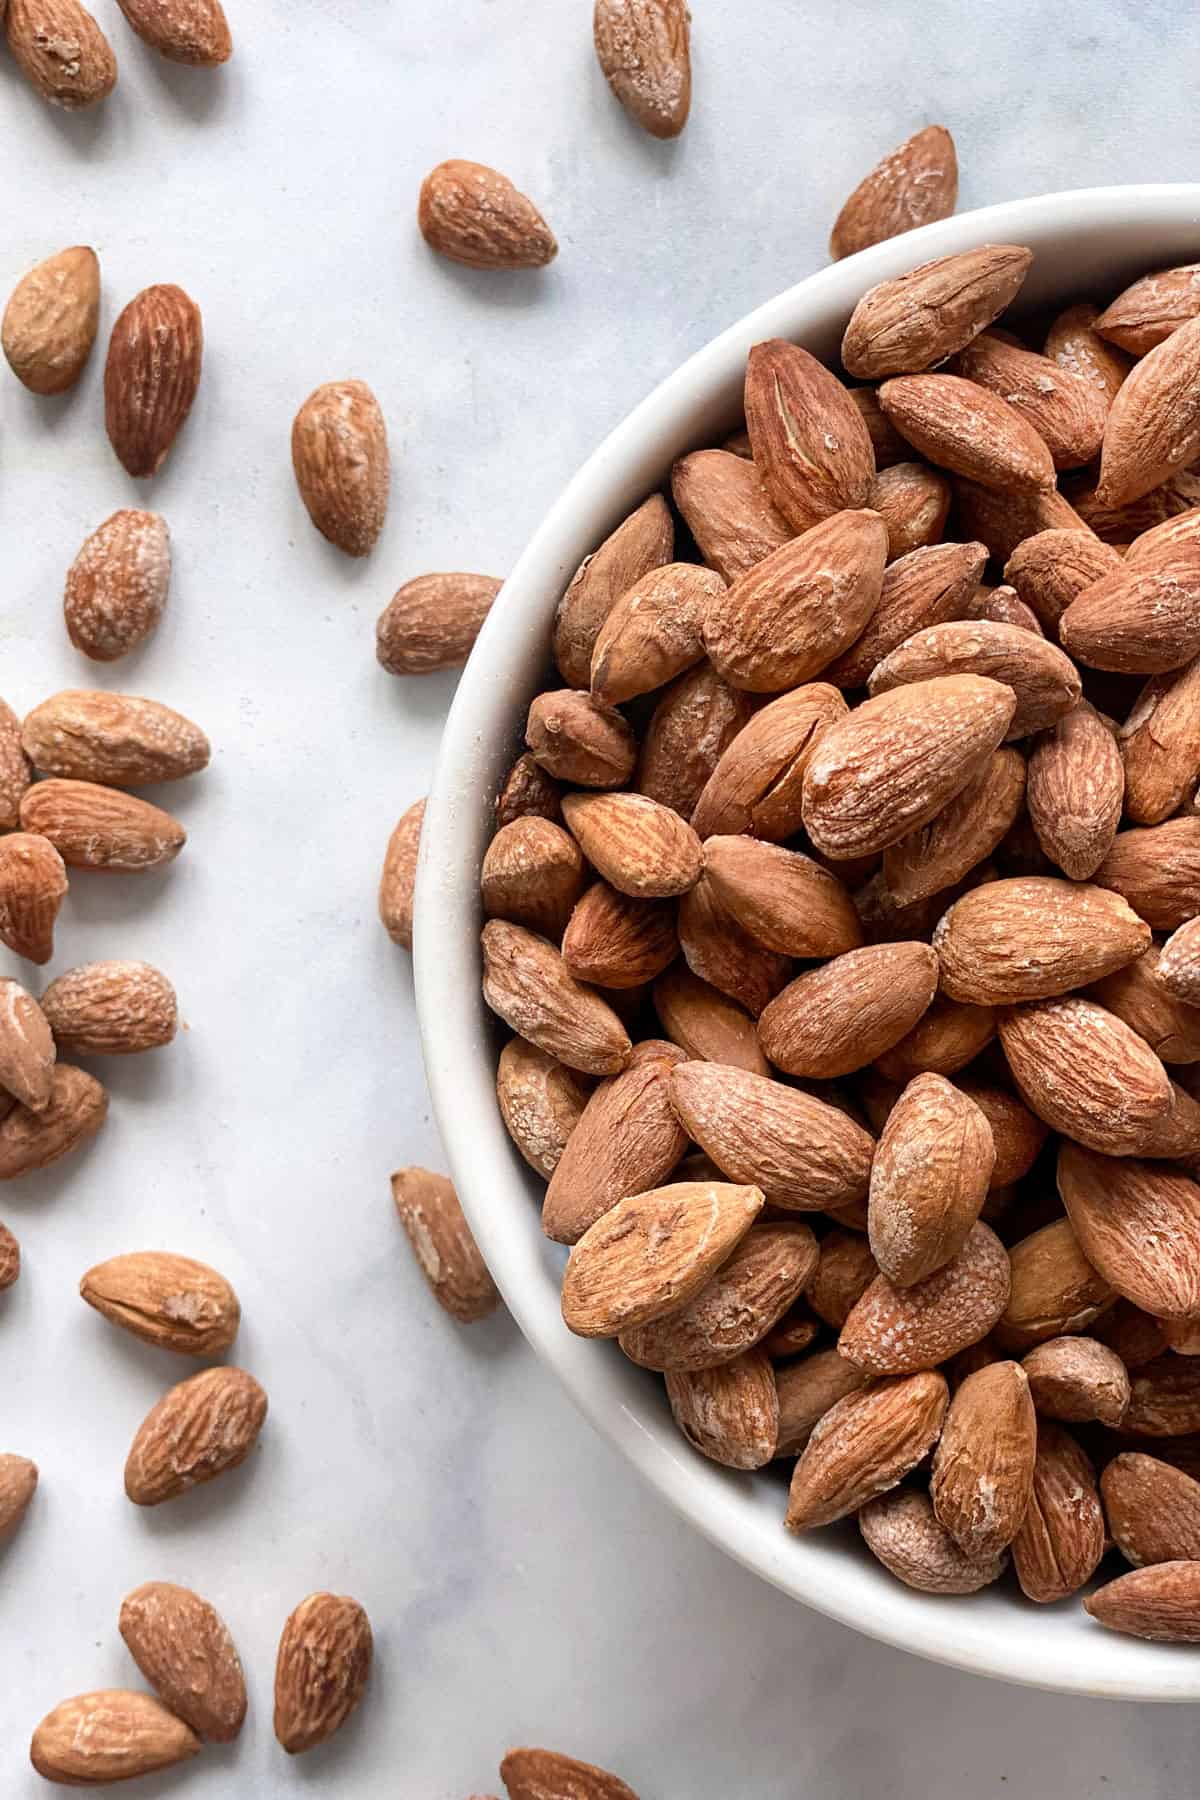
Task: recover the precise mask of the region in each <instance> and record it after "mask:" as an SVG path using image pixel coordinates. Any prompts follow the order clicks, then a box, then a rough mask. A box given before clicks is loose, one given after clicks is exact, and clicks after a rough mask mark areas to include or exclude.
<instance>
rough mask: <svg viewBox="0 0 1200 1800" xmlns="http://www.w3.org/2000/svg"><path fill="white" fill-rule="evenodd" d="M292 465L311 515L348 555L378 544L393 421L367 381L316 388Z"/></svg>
mask: <svg viewBox="0 0 1200 1800" xmlns="http://www.w3.org/2000/svg"><path fill="white" fill-rule="evenodd" d="M292 469H293V472H294V474H295V477H296V486H297V487H298V488H299V490H300V498H301V500H303V502H304V505H305V508H306V509H307V512H308V516H309V518H310V519H311V520H312V522H313V524H314V525H315V526H316V528H317V530H318V531H319V532H320V533H321V536H322V537H323V538H327V539H328V541H329V542H330V543H331V544H333V545H335V546H336V547H337V549H339V550H344V551H345V553H346V555H347V556H366V555H368V554H369V552H370V551H371V550H373V549H374V547H375V543H376V540H377V539H378V537H379V534H380V532H381V531H382V530H383V526H384V520H385V519H386V518H387V505H388V489H389V486H390V484H391V461H390V457H389V455H388V440H387V426H386V424H385V423H384V418H383V413H382V412H381V410H380V407H379V402H378V400H376V398H375V396H374V394H373V393H372V392H371V390H370V388H369V387H368V386H367V384H366V382H365V381H327V382H325V383H324V384H323V385H322V386H321V387H319V388H314V389H313V392H312V393H311V394H310V395H309V396H308V399H307V400H306V401H305V402H304V404H303V406H302V407H301V408H300V410H299V412H298V413H297V414H296V417H295V419H294V420H293V421H292Z"/></svg>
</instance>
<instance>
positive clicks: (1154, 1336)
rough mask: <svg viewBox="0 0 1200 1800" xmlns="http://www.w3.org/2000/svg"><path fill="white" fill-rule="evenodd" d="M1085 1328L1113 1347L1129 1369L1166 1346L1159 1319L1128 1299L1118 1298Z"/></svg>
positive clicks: (1156, 1354) (1098, 1339) (1158, 1353)
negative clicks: (1153, 1317) (1152, 1316)
mask: <svg viewBox="0 0 1200 1800" xmlns="http://www.w3.org/2000/svg"><path fill="white" fill-rule="evenodd" d="M1089 1329H1090V1334H1091V1336H1092V1337H1094V1338H1095V1339H1096V1340H1097V1342H1098V1343H1101V1344H1107V1346H1108V1348H1109V1349H1110V1350H1115V1351H1116V1353H1117V1355H1118V1356H1119V1357H1120V1359H1121V1361H1122V1362H1123V1363H1124V1364H1125V1367H1126V1368H1127V1369H1128V1370H1129V1371H1130V1372H1131V1373H1132V1371H1133V1370H1134V1369H1141V1368H1144V1367H1145V1365H1146V1364H1147V1363H1150V1362H1153V1361H1154V1359H1155V1357H1158V1356H1161V1355H1162V1353H1163V1351H1164V1350H1166V1348H1167V1339H1166V1333H1165V1330H1164V1328H1163V1324H1162V1321H1161V1320H1160V1319H1152V1318H1151V1317H1150V1315H1149V1313H1144V1312H1143V1311H1142V1310H1141V1308H1140V1307H1137V1306H1134V1305H1133V1304H1132V1303H1131V1302H1130V1301H1128V1300H1118V1301H1117V1303H1116V1305H1115V1306H1111V1307H1110V1308H1109V1309H1108V1311H1107V1312H1105V1313H1103V1314H1102V1315H1101V1316H1100V1318H1098V1319H1097V1320H1096V1321H1095V1323H1094V1324H1093V1325H1092V1326H1091V1327H1090V1328H1089Z"/></svg>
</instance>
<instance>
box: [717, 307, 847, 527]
mask: <svg viewBox="0 0 1200 1800" xmlns="http://www.w3.org/2000/svg"><path fill="white" fill-rule="evenodd" d="M745 398H746V429H747V431H748V432H749V434H750V448H751V450H752V452H753V456H754V466H755V468H756V469H757V470H758V472H759V474H760V475H761V476H762V479H763V485H764V486H765V488H766V490H767V493H768V494H769V495H770V497H771V499H772V501H773V502H774V504H775V505H776V506H777V507H778V508H779V511H780V512H781V513H782V514H783V516H784V518H785V519H787V520H788V522H789V524H791V526H792V527H793V529H794V530H796V531H800V532H803V531H808V530H809V529H810V528H811V527H812V526H814V525H819V524H820V522H821V521H822V519H827V518H828V517H829V516H830V515H831V514H833V513H838V512H841V511H843V510H844V509H845V508H852V507H860V506H865V505H866V503H867V497H868V495H869V494H870V491H871V483H872V481H873V480H874V477H875V452H874V450H873V448H872V445H871V438H870V434H869V433H868V431H867V428H866V425H865V424H864V423H863V418H862V414H861V413H860V412H859V410H858V408H857V407H856V406H855V404H854V402H853V401H852V400H851V399H850V397H849V395H848V394H847V392H846V390H845V388H844V387H843V386H842V384H841V382H840V381H839V380H838V378H837V376H836V375H832V374H831V373H830V371H829V370H828V369H827V368H826V367H825V366H824V364H823V363H819V362H818V361H817V359H816V357H815V356H811V355H810V354H809V352H808V351H807V350H802V349H801V348H800V346H799V345H798V344H789V343H788V342H787V341H786V340H785V339H783V338H772V339H770V340H769V341H768V342H767V343H763V344H755V345H754V347H753V349H752V350H751V352H750V355H749V357H748V358H747V362H746V395H745Z"/></svg>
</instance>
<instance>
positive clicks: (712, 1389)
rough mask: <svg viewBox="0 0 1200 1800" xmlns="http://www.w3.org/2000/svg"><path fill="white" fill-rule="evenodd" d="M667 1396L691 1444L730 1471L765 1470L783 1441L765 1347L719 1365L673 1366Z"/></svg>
mask: <svg viewBox="0 0 1200 1800" xmlns="http://www.w3.org/2000/svg"><path fill="white" fill-rule="evenodd" d="M666 1383H667V1399H668V1401H669V1402H670V1406H671V1412H672V1414H673V1415H674V1419H675V1423H676V1424H677V1425H678V1426H679V1429H680V1430H681V1431H682V1433H683V1435H684V1437H685V1438H687V1440H688V1442H689V1444H693V1445H694V1446H695V1447H696V1449H697V1450H699V1451H700V1452H701V1454H702V1455H704V1456H707V1457H709V1458H710V1459H711V1460H712V1461H713V1462H719V1463H722V1464H724V1466H725V1467H726V1468H728V1469H762V1468H765V1467H766V1465H767V1463H769V1462H770V1461H771V1460H772V1459H773V1457H774V1455H775V1452H776V1448H777V1446H778V1443H779V1396H778V1394H777V1393H776V1390H775V1374H774V1371H773V1369H772V1368H771V1364H770V1361H769V1360H768V1358H767V1357H766V1356H764V1355H763V1353H762V1351H761V1350H747V1351H746V1352H745V1354H744V1355H742V1356H738V1357H736V1358H735V1359H734V1360H733V1361H732V1362H723V1363H722V1364H721V1365H720V1367H719V1368H709V1369H691V1370H689V1369H670V1370H668V1372H667V1378H666Z"/></svg>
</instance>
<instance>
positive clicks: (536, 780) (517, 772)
mask: <svg viewBox="0 0 1200 1800" xmlns="http://www.w3.org/2000/svg"><path fill="white" fill-rule="evenodd" d="M526 818H537V819H553V820H554V821H555V823H556V824H557V822H558V821H559V820H560V819H561V818H562V789H561V788H560V787H559V785H558V783H557V781H555V779H554V777H553V775H547V773H546V771H545V769H543V768H541V767H539V765H538V764H537V763H536V762H535V761H534V758H533V755H532V752H530V751H529V750H523V751H522V752H521V754H520V756H518V758H517V760H516V762H515V763H514V764H513V766H512V768H511V769H510V770H509V771H508V774H507V775H506V776H505V778H504V785H503V786H502V787H501V789H500V792H499V793H498V794H497V795H496V824H497V827H500V826H503V825H511V824H512V822H513V820H514V819H526Z"/></svg>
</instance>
